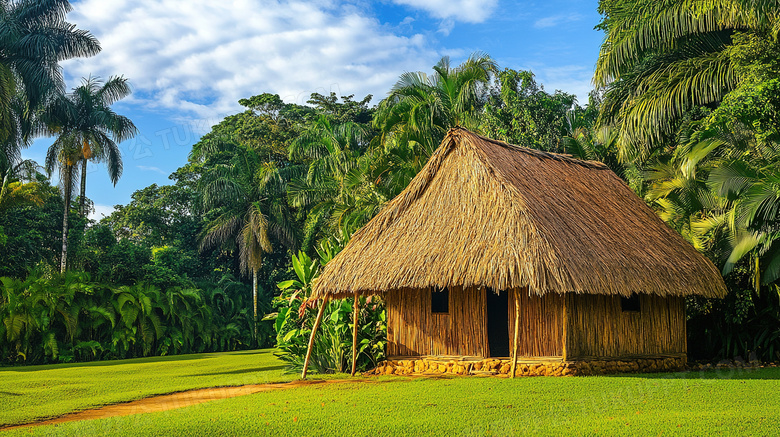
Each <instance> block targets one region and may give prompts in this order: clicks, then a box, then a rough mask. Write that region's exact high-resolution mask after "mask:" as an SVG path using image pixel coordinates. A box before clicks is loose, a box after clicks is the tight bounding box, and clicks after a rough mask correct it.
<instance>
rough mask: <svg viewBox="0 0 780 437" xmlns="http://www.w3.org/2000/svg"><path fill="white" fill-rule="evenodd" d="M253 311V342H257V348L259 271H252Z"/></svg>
mask: <svg viewBox="0 0 780 437" xmlns="http://www.w3.org/2000/svg"><path fill="white" fill-rule="evenodd" d="M252 309H253V311H254V323H253V324H252V328H253V331H252V332H253V334H252V335H253V337H252V338H253V340H254V342H255V347H257V346H258V345H257V269H255V270H254V271H252Z"/></svg>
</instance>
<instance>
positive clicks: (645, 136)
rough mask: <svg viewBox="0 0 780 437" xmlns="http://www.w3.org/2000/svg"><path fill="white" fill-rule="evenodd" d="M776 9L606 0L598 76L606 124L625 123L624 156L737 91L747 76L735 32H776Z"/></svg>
mask: <svg viewBox="0 0 780 437" xmlns="http://www.w3.org/2000/svg"><path fill="white" fill-rule="evenodd" d="M776 8H777V6H776V2H775V1H771V2H770V1H769V0H759V1H748V0H740V1H726V0H687V1H677V2H659V1H656V0H628V1H619V2H609V3H607V2H604V3H602V6H601V12H602V13H603V14H604V15H605V19H604V21H603V23H602V24H601V26H600V27H601V28H602V29H603V30H605V31H606V33H607V36H606V39H605V41H604V43H603V45H602V47H601V53H600V55H599V59H598V62H597V66H596V73H595V76H594V82H595V84H596V86H597V87H606V88H607V93H606V96H605V100H604V103H603V105H602V108H601V109H602V110H601V115H600V123H601V124H602V125H609V124H615V125H617V126H618V127H619V131H620V138H619V141H618V144H619V146H620V148H621V158H622V159H623V160H624V161H625V160H631V159H634V158H645V157H647V156H649V155H650V154H651V153H652V152H653V151H654V150H655V149H657V148H658V147H659V145H661V144H663V143H664V142H673V141H674V135H675V134H676V128H677V123H678V122H679V120H680V119H681V118H682V117H683V116H684V115H685V114H686V113H687V112H688V111H689V110H691V109H692V108H695V107H699V106H706V105H717V104H718V103H719V102H720V101H721V100H722V99H723V98H724V96H725V95H726V94H727V93H729V91H731V90H733V89H734V88H735V87H736V86H737V85H738V84H739V82H740V80H741V77H740V74H739V72H738V71H737V69H735V66H734V63H733V59H732V57H731V55H730V52H729V49H730V47H732V46H733V44H734V39H733V37H734V35H735V33H736V32H751V33H754V34H756V35H771V34H772V32H774V31H775V30H776V29H773V28H776V27H777V26H778V21H777V20H776V17H777V14H776ZM775 34H776V33H775Z"/></svg>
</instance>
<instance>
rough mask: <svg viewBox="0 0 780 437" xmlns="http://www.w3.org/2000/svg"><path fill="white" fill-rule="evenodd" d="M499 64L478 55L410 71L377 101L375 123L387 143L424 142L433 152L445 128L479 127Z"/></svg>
mask: <svg viewBox="0 0 780 437" xmlns="http://www.w3.org/2000/svg"><path fill="white" fill-rule="evenodd" d="M495 70H496V63H495V62H494V61H493V60H492V59H491V58H490V57H489V56H488V55H486V54H483V53H474V54H472V55H471V56H470V57H469V59H468V60H466V61H465V62H464V63H462V64H461V65H459V66H457V67H451V66H450V59H449V57H444V58H442V59H441V60H440V61H439V63H437V64H436V65H435V66H434V67H433V71H434V73H433V74H432V75H430V76H429V75H427V74H425V73H423V72H406V73H404V74H402V75H401V77H400V79H399V80H398V82H396V84H395V85H394V86H393V88H392V89H391V91H390V94H389V95H388V96H387V98H385V99H384V100H382V101H381V102H380V103H379V107H378V109H377V112H376V115H375V117H374V125H375V126H376V127H377V128H378V129H379V130H380V131H381V133H382V136H383V138H384V141H385V142H386V141H387V137H388V136H399V137H401V138H403V140H402V141H403V142H416V143H419V144H421V145H422V153H424V154H425V155H426V157H427V156H430V155H431V154H432V153H433V151H434V150H435V148H436V147H437V146H438V145H439V143H440V142H441V140H442V139H443V138H444V135H445V133H446V132H447V129H449V128H451V127H455V126H464V127H467V128H471V129H475V128H476V127H477V124H478V113H479V109H480V108H481V106H482V104H483V103H484V100H485V96H486V92H487V86H488V84H489V81H490V75H491V73H492V72H494V71H495Z"/></svg>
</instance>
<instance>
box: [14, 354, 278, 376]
mask: <svg viewBox="0 0 780 437" xmlns="http://www.w3.org/2000/svg"><path fill="white" fill-rule="evenodd" d="M271 351H272V349H256V350H246V351H235V352H208V353H200V354H184V355H168V356H164V357H146V358H129V359H124V360H105V361H89V362H84V363H64V364H39V365H33V366H24V365H21V366H8V367H0V374H2V373H3V372H34V371H39V370H52V369H69V368H78V367H92V368H94V367H110V366H120V365H124V364H147V363H171V362H177V361H194V360H205V359H212V358H217V357H219V356H224V355H225V354H231V355H263V354H268V353H271Z"/></svg>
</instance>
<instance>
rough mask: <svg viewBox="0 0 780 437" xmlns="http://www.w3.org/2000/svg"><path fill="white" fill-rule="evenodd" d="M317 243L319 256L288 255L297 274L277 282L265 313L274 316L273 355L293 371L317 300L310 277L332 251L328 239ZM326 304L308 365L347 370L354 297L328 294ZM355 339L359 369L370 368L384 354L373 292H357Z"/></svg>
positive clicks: (380, 310) (379, 306)
mask: <svg viewBox="0 0 780 437" xmlns="http://www.w3.org/2000/svg"><path fill="white" fill-rule="evenodd" d="M320 249H321V250H319V252H320V254H321V258H320V260H312V259H311V258H309V256H308V255H306V253H304V252H299V253H298V255H297V256H296V255H293V256H292V264H293V268H294V270H295V274H296V276H297V278H298V279H294V280H290V281H284V282H280V283H279V284H278V287H279V288H280V289H281V290H282V293H281V295H280V296H278V297H277V298H275V299H274V306H275V307H276V308H277V312H276V313H273V314H269V315H268V316H266V319H267V320H274V329H275V330H276V342H277V344H276V346H277V348H279V352H278V353H277V356H278V357H279V358H281V359H282V360H284V361H285V362H287V363H288V365H289V369H290V370H293V371H297V370H300V369H301V368H302V367H303V363H304V360H305V358H306V351H307V348H308V342H309V338H310V336H311V330H312V326H313V325H314V321H315V319H316V317H317V311H318V308H317V302H315V301H312V300H311V299H310V296H311V286H312V283H313V280H314V278H316V277H317V275H318V273H319V267H320V261H323V264H324V261H329V260H330V259H331V258H332V257H333V256H335V253H334V250H333V247H332V246H331V243H330V242H329V241H326V242H325V243H324V244H323V245H322V246H321V247H320ZM323 257H324V259H323ZM326 305H327V306H326V308H325V311H324V313H323V318H322V323H321V325H320V328H319V332H317V335H316V336H315V341H314V345H313V347H312V354H311V362H310V366H311V368H312V369H314V370H315V371H317V372H320V373H332V372H346V371H348V369H350V368H351V361H352V344H353V342H352V329H353V326H354V325H353V300H352V299H343V300H339V299H337V300H331V301H329V302H328V303H327V304H326ZM357 341H358V343H357V351H358V356H357V368H358V369H359V370H367V369H369V368H372V367H373V366H375V365H376V364H377V363H378V362H379V361H381V360H383V359H384V356H385V345H386V343H387V323H386V314H385V308H384V303H383V302H382V301H381V299H379V298H377V297H373V296H372V297H361V298H360V314H359V315H358V337H357Z"/></svg>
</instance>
